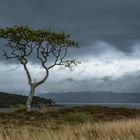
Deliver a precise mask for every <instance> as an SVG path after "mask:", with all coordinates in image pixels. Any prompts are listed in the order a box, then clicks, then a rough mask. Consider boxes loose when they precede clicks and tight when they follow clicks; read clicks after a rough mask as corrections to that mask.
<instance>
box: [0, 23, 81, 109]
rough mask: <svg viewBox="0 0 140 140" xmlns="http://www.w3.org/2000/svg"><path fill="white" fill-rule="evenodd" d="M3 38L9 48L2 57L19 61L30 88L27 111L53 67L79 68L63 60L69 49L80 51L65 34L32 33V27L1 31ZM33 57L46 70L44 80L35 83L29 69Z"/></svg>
mask: <svg viewBox="0 0 140 140" xmlns="http://www.w3.org/2000/svg"><path fill="white" fill-rule="evenodd" d="M0 38H2V39H6V41H7V43H6V44H7V45H6V46H5V47H8V48H7V49H4V50H3V52H4V54H3V56H5V57H6V58H7V59H17V60H18V61H19V62H20V64H21V65H23V67H24V70H25V72H26V75H27V78H28V84H29V86H30V93H29V96H28V99H27V102H26V107H27V108H28V109H30V108H31V102H32V99H33V96H34V94H35V89H36V87H38V86H39V85H41V84H43V83H44V82H45V81H46V80H47V78H48V76H49V70H50V69H51V68H53V67H54V66H56V65H58V66H65V67H69V68H71V67H73V66H74V65H77V64H78V61H76V60H64V58H65V57H66V55H67V52H68V49H69V48H73V47H78V43H77V42H75V41H73V40H71V38H70V36H69V35H66V34H65V33H64V32H60V33H56V32H52V31H51V30H46V29H41V30H38V29H33V28H31V27H29V26H22V25H20V26H14V27H8V28H0ZM31 55H33V56H34V57H35V58H37V60H39V62H40V63H39V64H40V65H41V66H42V68H44V70H45V75H44V77H43V78H42V79H41V80H39V81H36V79H32V76H31V72H30V71H29V69H28V65H27V64H28V63H29V60H30V58H31V57H30V56H31Z"/></svg>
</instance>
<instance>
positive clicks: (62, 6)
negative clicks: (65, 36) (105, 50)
mask: <svg viewBox="0 0 140 140" xmlns="http://www.w3.org/2000/svg"><path fill="white" fill-rule="evenodd" d="M139 7H140V1H138V0H88V1H85V0H59V1H56V0H39V1H34V0H24V1H23V0H12V1H11V0H5V1H1V5H0V20H1V23H0V25H1V26H5V27H6V26H10V25H15V24H28V25H31V26H33V27H36V28H48V27H52V28H53V29H54V30H57V31H61V30H64V31H66V32H68V33H70V34H71V36H72V37H73V38H74V39H75V40H78V41H79V42H80V45H81V46H91V45H92V44H94V43H96V42H98V41H103V42H106V43H108V44H110V45H112V46H114V47H115V48H116V49H118V50H121V51H123V52H132V51H133V48H132V45H133V44H134V43H135V42H137V41H139V38H140V30H139V29H140V16H139V14H140V8H139ZM83 51H85V49H83ZM87 52H88V48H87Z"/></svg>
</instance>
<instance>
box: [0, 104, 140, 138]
mask: <svg viewBox="0 0 140 140" xmlns="http://www.w3.org/2000/svg"><path fill="white" fill-rule="evenodd" d="M139 138H140V110H135V109H126V108H108V107H97V106H83V107H74V108H67V109H57V110H56V109H40V110H36V111H25V110H22V111H19V112H15V113H0V140H19V139H20V140H29V139H30V140H139Z"/></svg>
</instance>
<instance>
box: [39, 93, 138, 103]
mask: <svg viewBox="0 0 140 140" xmlns="http://www.w3.org/2000/svg"><path fill="white" fill-rule="evenodd" d="M40 97H43V98H51V99H52V100H54V101H55V102H56V103H140V93H114V92H68V93H47V94H44V95H40Z"/></svg>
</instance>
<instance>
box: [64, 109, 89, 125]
mask: <svg viewBox="0 0 140 140" xmlns="http://www.w3.org/2000/svg"><path fill="white" fill-rule="evenodd" d="M90 118H91V116H90V115H89V114H87V113H85V112H74V113H70V114H69V115H68V117H67V120H68V121H70V122H74V123H75V122H81V123H82V122H85V121H89V120H90Z"/></svg>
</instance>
